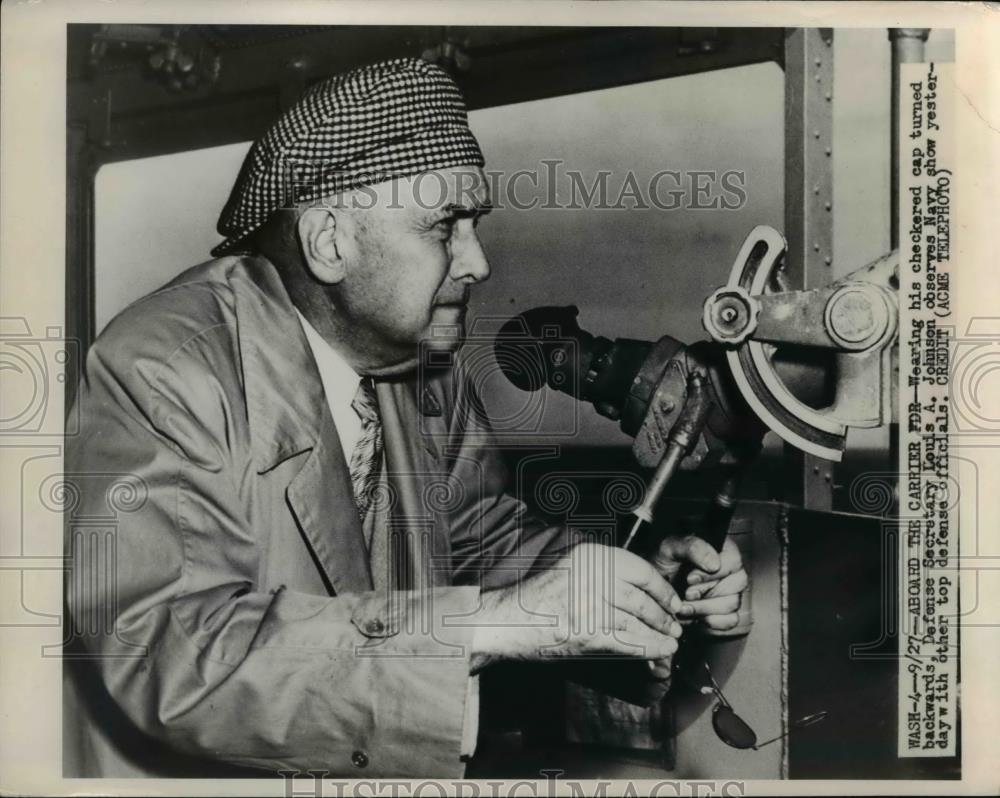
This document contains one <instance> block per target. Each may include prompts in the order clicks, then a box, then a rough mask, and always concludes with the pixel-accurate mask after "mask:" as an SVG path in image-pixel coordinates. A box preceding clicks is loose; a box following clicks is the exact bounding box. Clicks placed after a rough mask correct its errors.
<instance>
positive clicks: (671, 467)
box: [623, 372, 725, 549]
mask: <svg viewBox="0 0 1000 798" xmlns="http://www.w3.org/2000/svg"><path fill="white" fill-rule="evenodd" d="M705 379H706V378H705V376H704V375H703V374H699V373H698V372H693V373H692V374H691V375H690V376H689V377H688V381H687V401H685V403H684V409H683V410H682V411H681V415H680V417H679V418H678V419H677V423H676V424H675V425H674V428H673V429H672V430H671V431H670V437H669V438H668V440H667V448H666V452H665V453H664V455H663V459H662V460H661V461H660V464H659V465H658V466H657V467H656V471H655V473H654V474H653V478H652V479H651V480H650V482H649V487H648V488H647V489H646V495H645V496H644V497H643V500H642V503H641V504H639V506H638V507H636V508H634V509H633V510H632V515H634V516H635V517H636V519H635V523H634V524H633V525H632V531H631V532H629V534H628V537H627V538H626V539H625V543H624V544H623V548H625V549H628V548H629V546H631V545H632V541H633V540H634V539H635V536H636V533H637V532H638V531H639V529H640V528H641V527H642V525H643V524H644V523H647V524H648V523H652V521H653V511H654V509H655V508H656V505H657V503H658V502H659V500H660V496H662V495H663V491H664V489H665V488H666V487H667V483H669V482H670V480H671V479H672V478H673V476H674V473H675V472H676V471H677V467H678V466H679V465H680V463H681V460H683V459H684V457H685V456H686V455H687V453H688V452H690V451H691V449H692V448H693V447H694V444H695V442H696V441H697V440H698V436H699V435H700V434H701V430H702V427H704V426H705V417H706V415H707V414H708V407H709V399H708V392H707V390H706V389H705ZM723 540H725V533H723ZM713 545H714V544H713ZM721 547H722V543H721V542H720V544H719V548H721Z"/></svg>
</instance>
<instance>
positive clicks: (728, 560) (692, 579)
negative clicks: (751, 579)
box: [688, 540, 743, 585]
mask: <svg viewBox="0 0 1000 798" xmlns="http://www.w3.org/2000/svg"><path fill="white" fill-rule="evenodd" d="M713 551H714V549H713ZM716 556H717V557H718V561H717V562H718V566H719V567H718V568H716V569H714V570H713V569H712V568H704V567H702V566H701V564H700V563H697V562H696V563H694V565H695V566H696V567H695V568H693V569H691V572H690V573H689V574H688V584H689V585H696V584H698V583H703V582H711V581H714V580H718V579H721V578H722V577H724V576H727V575H728V574H731V573H735V572H736V571H739V570H742V568H743V559H742V557H741V556H740V550H739V548H737V546H736V544H735V543H733V542H732V541H731V540H726V543H725V545H724V546H723V547H722V552H721V553H720V554H717V555H716Z"/></svg>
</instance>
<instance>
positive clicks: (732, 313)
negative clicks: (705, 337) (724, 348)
mask: <svg viewBox="0 0 1000 798" xmlns="http://www.w3.org/2000/svg"><path fill="white" fill-rule="evenodd" d="M719 315H720V316H722V320H723V321H724V322H726V323H727V324H731V323H732V322H734V321H736V308H723V309H722V312H721V313H720V314H719Z"/></svg>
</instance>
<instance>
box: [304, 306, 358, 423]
mask: <svg viewBox="0 0 1000 798" xmlns="http://www.w3.org/2000/svg"><path fill="white" fill-rule="evenodd" d="M295 314H296V315H297V316H298V317H299V321H300V322H302V329H303V330H305V333H306V340H307V341H308V342H309V348H310V349H312V353H313V357H314V358H315V359H316V367H317V368H318V369H319V376H320V380H321V381H322V382H323V391H324V392H325V393H326V400H327V402H328V403H329V404H330V407H331V408H338V409H339V408H350V406H351V402H352V401H354V395H355V394H356V393H357V390H358V384H359V383H360V382H361V377H360V375H359V374H358V373H357V372H356V371H355V370H354V369H352V368H351V366H350V364H349V363H348V362H347V361H346V360H344V357H343V355H341V354H340V352H338V351H337V350H336V349H334V348H333V347H332V346H330V344H328V343H327V342H326V340H325V339H324V338H323V336H322V335H320V334H319V332H317V330H316V328H315V327H313V326H312V325H311V324H310V323H309V321H308V320H307V319H306V317H305V316H303V315H302V313H301V312H299V309H298V308H296V309H295ZM352 412H353V411H352Z"/></svg>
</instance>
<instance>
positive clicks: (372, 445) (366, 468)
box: [351, 377, 382, 521]
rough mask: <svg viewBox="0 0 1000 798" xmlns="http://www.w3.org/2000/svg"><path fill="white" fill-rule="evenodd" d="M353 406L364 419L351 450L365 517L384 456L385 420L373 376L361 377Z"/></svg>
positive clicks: (357, 494)
mask: <svg viewBox="0 0 1000 798" xmlns="http://www.w3.org/2000/svg"><path fill="white" fill-rule="evenodd" d="M351 407H352V408H354V412H355V413H357V414H358V417H359V418H360V419H361V438H360V439H359V440H358V443H357V445H356V446H355V447H354V451H353V452H352V453H351V485H352V487H353V488H354V500H355V502H357V505H358V515H360V516H361V520H362V521H364V519H365V516H366V515H367V514H368V508H369V507H370V506H371V503H372V493H373V491H374V489H375V486H376V485H378V476H379V461H380V460H381V457H382V421H381V419H380V418H379V414H378V402H377V400H376V399H375V385H374V383H373V382H372V379H371V377H363V378H362V379H361V384H360V385H359V386H358V391H357V393H356V394H355V395H354V400H353V401H352V402H351Z"/></svg>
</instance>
